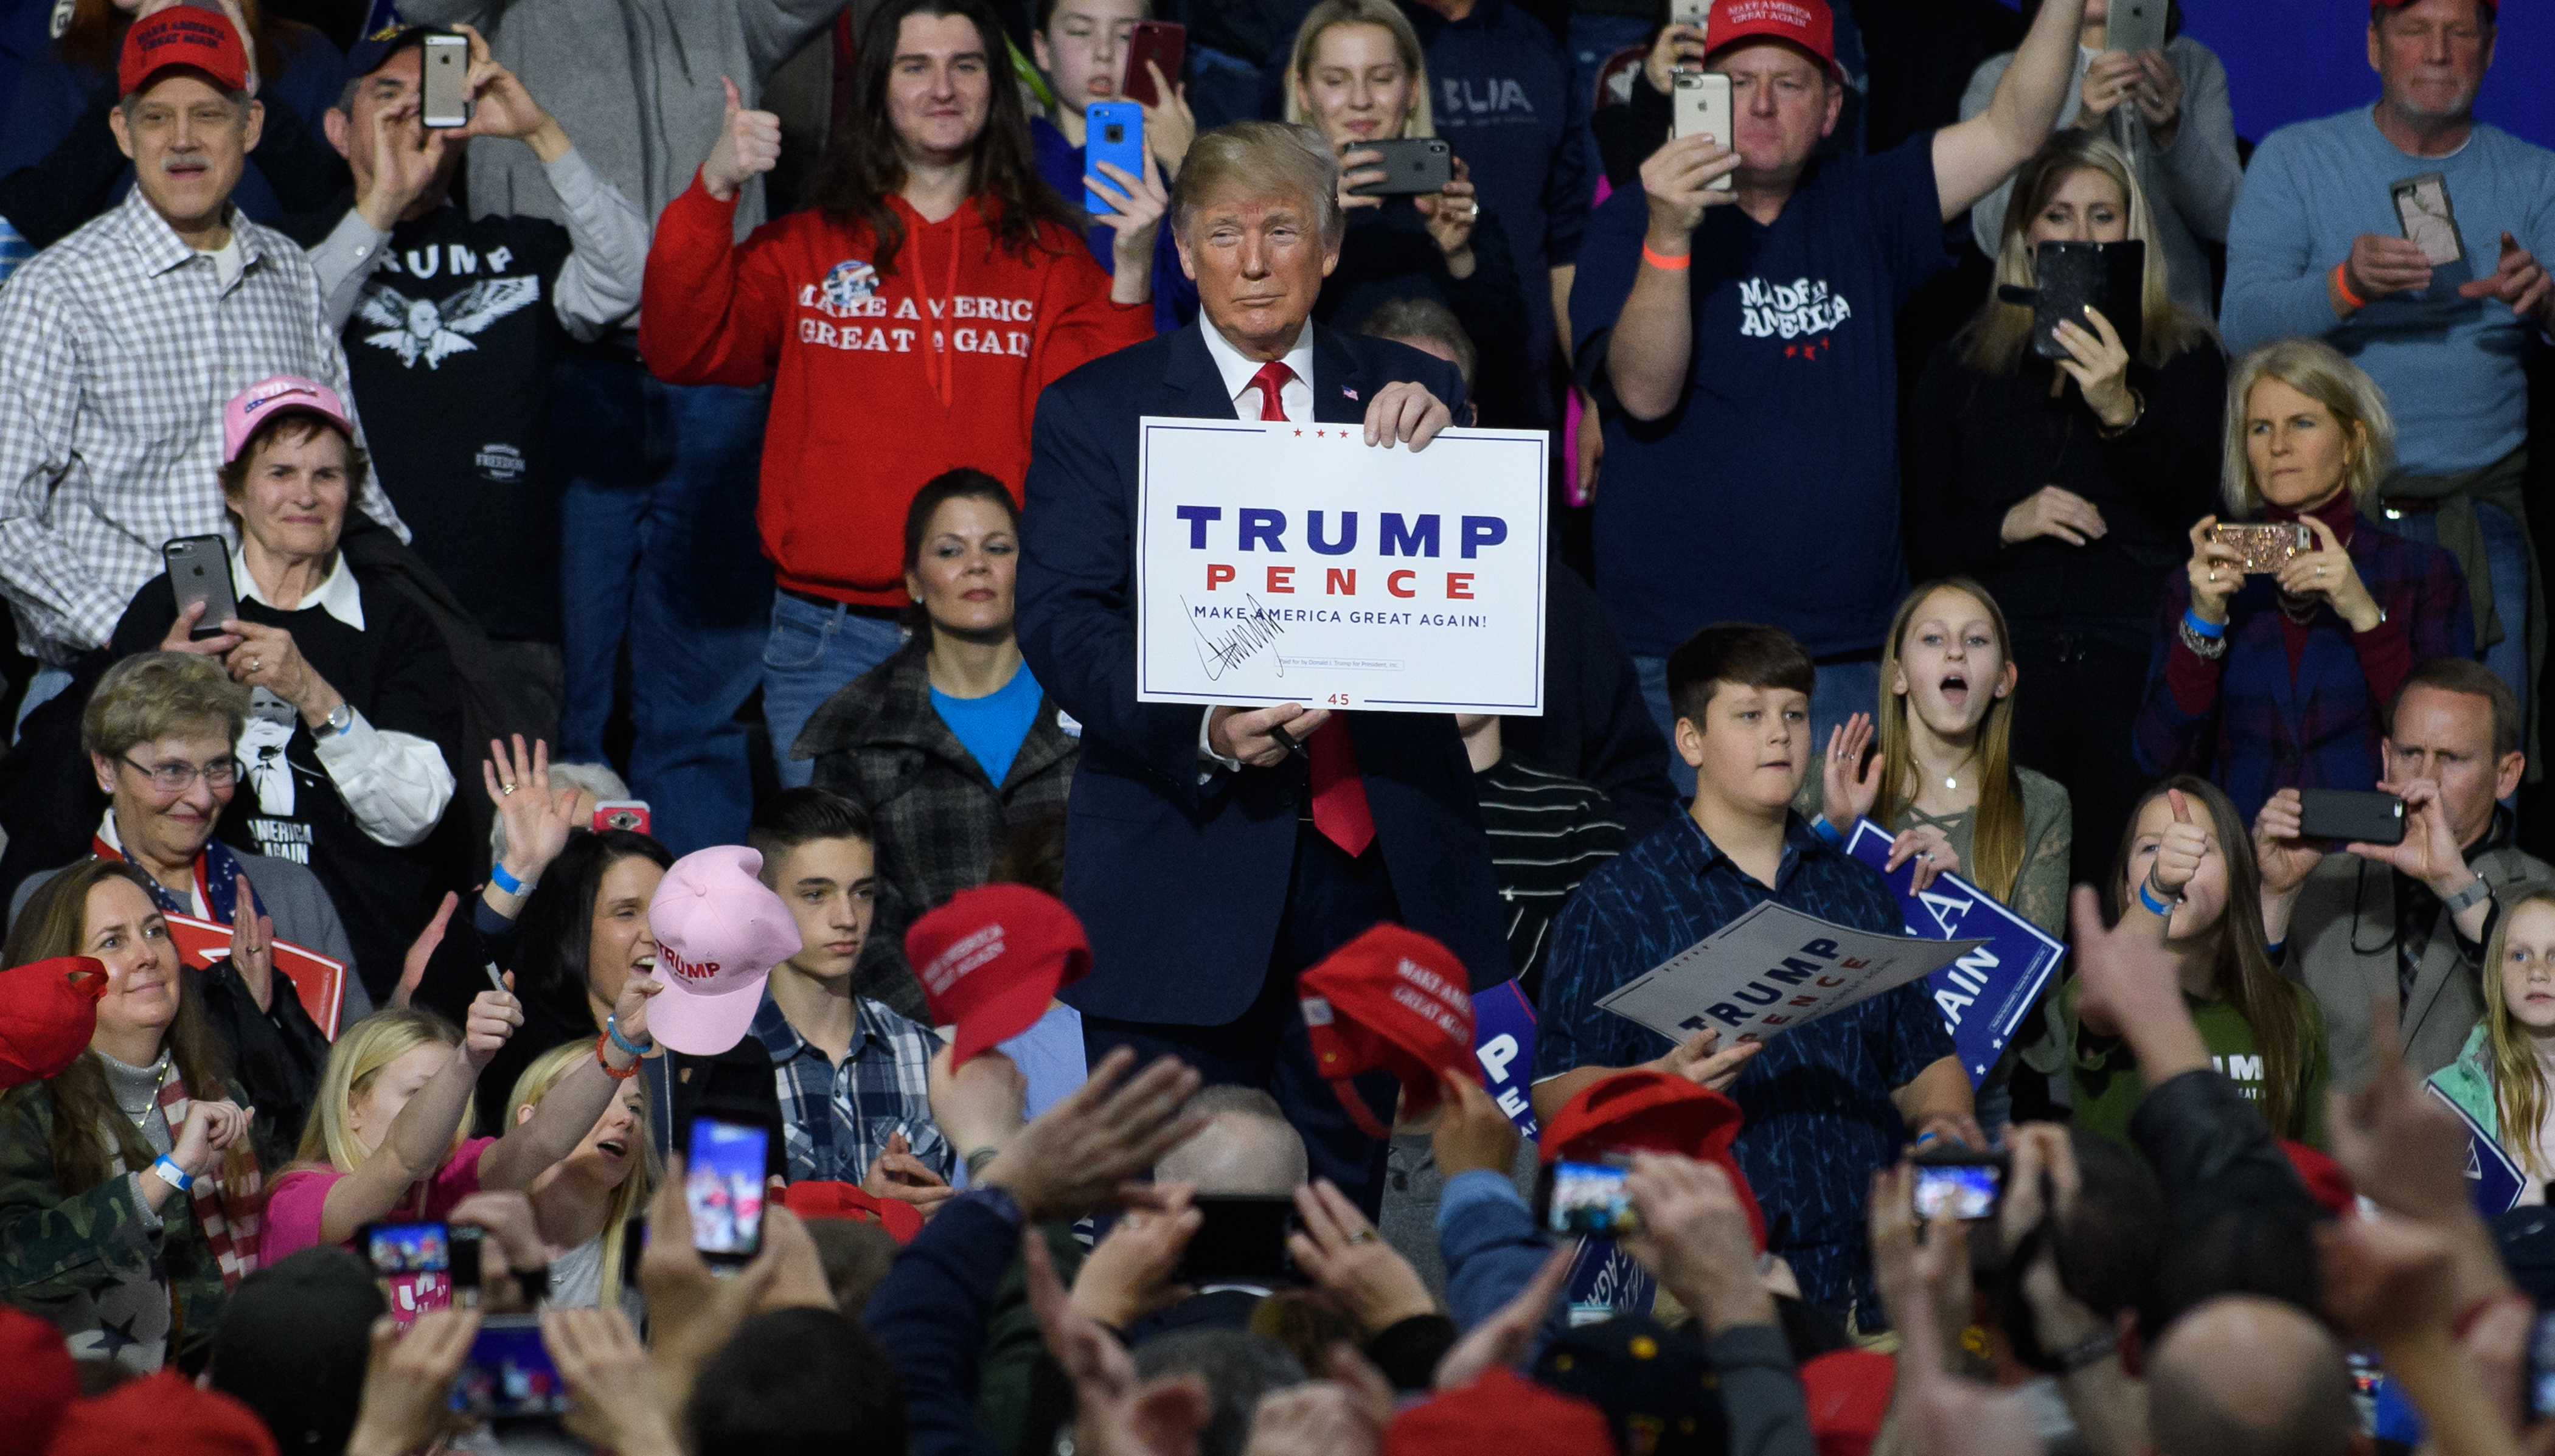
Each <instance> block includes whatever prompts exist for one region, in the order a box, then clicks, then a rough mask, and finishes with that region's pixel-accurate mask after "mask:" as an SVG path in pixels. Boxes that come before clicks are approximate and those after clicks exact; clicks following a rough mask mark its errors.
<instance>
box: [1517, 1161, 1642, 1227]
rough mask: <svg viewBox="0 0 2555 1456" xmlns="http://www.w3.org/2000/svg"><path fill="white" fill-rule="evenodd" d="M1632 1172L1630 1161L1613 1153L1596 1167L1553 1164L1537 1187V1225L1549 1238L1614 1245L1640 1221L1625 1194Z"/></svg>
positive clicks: (1587, 1164)
mask: <svg viewBox="0 0 2555 1456" xmlns="http://www.w3.org/2000/svg"><path fill="white" fill-rule="evenodd" d="M1632 1171H1633V1165H1632V1159H1630V1158H1628V1157H1621V1156H1618V1155H1616V1154H1613V1153H1608V1154H1607V1155H1606V1156H1605V1158H1604V1160H1602V1161H1598V1162H1584V1161H1579V1160H1575V1159H1572V1158H1567V1157H1565V1158H1560V1159H1557V1160H1555V1161H1554V1162H1553V1163H1552V1164H1551V1165H1550V1166H1548V1167H1546V1168H1545V1169H1544V1170H1543V1175H1542V1176H1541V1177H1540V1178H1538V1179H1537V1180H1536V1182H1535V1189H1534V1202H1535V1210H1534V1216H1535V1219H1536V1221H1537V1222H1539V1223H1541V1224H1542V1225H1543V1226H1544V1227H1545V1228H1546V1229H1549V1230H1551V1231H1552V1232H1553V1233H1556V1234H1564V1235H1569V1236H1573V1237H1578V1238H1589V1239H1615V1238H1621V1237H1622V1236H1624V1235H1626V1234H1630V1233H1635V1232H1638V1231H1639V1230H1640V1229H1641V1226H1642V1224H1641V1219H1640V1217H1639V1215H1637V1214H1636V1213H1635V1212H1634V1211H1633V1195H1632V1194H1631V1193H1629V1192H1626V1191H1625V1188H1624V1179H1625V1178H1626V1177H1627V1176H1629V1175H1630V1174H1631V1173H1632Z"/></svg>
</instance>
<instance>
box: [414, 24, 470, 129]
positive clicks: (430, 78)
mask: <svg viewBox="0 0 2555 1456" xmlns="http://www.w3.org/2000/svg"><path fill="white" fill-rule="evenodd" d="M425 61H426V77H425V81H424V84H423V85H421V86H420V87H419V106H418V121H419V123H420V124H421V125H424V126H426V127H448V126H468V125H469V124H470V41H469V38H468V37H466V36H428V37H426V57H425Z"/></svg>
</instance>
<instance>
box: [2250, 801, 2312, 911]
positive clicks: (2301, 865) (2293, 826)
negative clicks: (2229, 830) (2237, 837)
mask: <svg viewBox="0 0 2555 1456" xmlns="http://www.w3.org/2000/svg"><path fill="white" fill-rule="evenodd" d="M2304 812H2305V806H2304V803H2303V801H2302V800H2301V799H2300V798H2299V797H2298V791H2297V790H2296V789H2281V790H2280V791H2279V792H2277V793H2274V794H2272V795H2271V796H2270V797H2269V798H2267V799H2264V800H2263V801H2262V808H2261V811H2260V812H2259V813H2256V814H2255V815H2253V862H2254V864H2256V865H2257V866H2259V867H2260V869H2261V872H2262V894H2263V895H2265V896H2274V895H2278V896H2285V895H2288V894H2291V893H2292V892H2294V891H2295V890H2296V889H2297V888H2298V887H2299V886H2300V885H2303V884H2305V883H2306V879H2307V875H2308V873H2309V872H2310V871H2312V870H2314V869H2315V867H2316V866H2317V864H2319V863H2320V862H2322V861H2323V859H2324V851H2323V850H2321V849H2318V848H2316V847H2315V846H2314V845H2312V844H2309V843H2308V842H2307V841H2306V837H2305V835H2304V834H2303V833H2301V832H2300V826H2301V825H2302V824H2304V822H2305V820H2304V818H2303V817H2302V816H2303V814H2304Z"/></svg>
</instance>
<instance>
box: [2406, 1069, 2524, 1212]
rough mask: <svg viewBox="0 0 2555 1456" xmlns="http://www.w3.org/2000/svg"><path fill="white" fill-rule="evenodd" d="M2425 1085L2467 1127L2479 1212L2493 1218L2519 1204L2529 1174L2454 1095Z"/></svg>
mask: <svg viewBox="0 0 2555 1456" xmlns="http://www.w3.org/2000/svg"><path fill="white" fill-rule="evenodd" d="M2423 1085H2424V1088H2425V1090H2427V1091H2428V1092H2429V1093H2430V1094H2431V1095H2432V1096H2434V1097H2436V1098H2438V1099H2440V1101H2441V1102H2442V1103H2444V1104H2446V1105H2447V1107H2448V1109H2449V1111H2451V1112H2454V1113H2456V1114H2457V1115H2458V1124H2459V1126H2461V1127H2463V1128H2465V1129H2466V1130H2467V1185H2468V1186H2467V1191H2468V1192H2469V1193H2471V1194H2473V1195H2474V1196H2475V1206H2476V1212H2477V1213H2479V1214H2482V1215H2483V1216H2484V1217H2486V1218H2491V1217H2493V1216H2494V1214H2497V1213H2508V1212H2510V1211H2511V1210H2512V1209H2514V1208H2516V1207H2518V1206H2519V1197H2520V1195H2521V1194H2523V1193H2525V1192H2527V1191H2528V1174H2526V1173H2524V1172H2522V1171H2520V1168H2519V1164H2518V1163H2515V1162H2513V1161H2511V1160H2510V1154H2509V1153H2504V1152H2502V1151H2501V1144H2500V1142H2499V1141H2498V1140H2496V1139H2495V1138H2494V1136H2493V1135H2492V1134H2490V1133H2488V1132H2486V1131H2485V1130H2484V1125H2483V1124H2481V1123H2479V1122H2477V1121H2476V1120H2475V1119H2474V1118H2472V1117H2470V1116H2468V1115H2467V1110H2466V1109H2465V1108H2463V1107H2460V1106H2458V1104H2457V1101H2456V1100H2455V1099H2454V1098H2452V1097H2450V1096H2449V1094H2447V1093H2446V1092H2443V1091H2441V1090H2440V1089H2439V1088H2437V1087H2433V1086H2430V1084H2428V1083H2424V1084H2423Z"/></svg>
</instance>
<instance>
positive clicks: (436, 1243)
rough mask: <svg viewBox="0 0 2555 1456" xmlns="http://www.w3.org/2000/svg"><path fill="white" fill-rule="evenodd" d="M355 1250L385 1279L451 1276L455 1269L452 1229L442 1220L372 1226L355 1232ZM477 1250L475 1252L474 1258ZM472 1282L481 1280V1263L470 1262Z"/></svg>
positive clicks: (375, 1272) (473, 1260)
mask: <svg viewBox="0 0 2555 1456" xmlns="http://www.w3.org/2000/svg"><path fill="white" fill-rule="evenodd" d="M355 1247H356V1248H358V1249H360V1250H362V1251H363V1252H364V1258H365V1260H366V1261H368V1262H369V1263H370V1264H371V1265H372V1267H373V1273H374V1274H376V1275H378V1276H379V1277H382V1278H389V1277H391V1276H392V1275H394V1274H448V1273H450V1272H451V1269H452V1230H451V1229H450V1228H448V1227H446V1226H445V1225H444V1223H443V1222H442V1221H441V1220H440V1219H436V1220H430V1221H426V1220H422V1221H415V1222H406V1223H387V1222H385V1223H371V1224H366V1225H364V1226H363V1227H362V1228H361V1229H359V1230H357V1231H356V1233H355ZM477 1252H478V1251H477V1250H476V1249H473V1250H472V1253H473V1255H474V1256H475V1255H476V1254H477ZM470 1277H471V1282H472V1283H474V1284H475V1283H477V1282H478V1279H479V1269H478V1261H477V1259H476V1258H475V1257H474V1258H473V1259H472V1261H471V1270H470Z"/></svg>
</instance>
